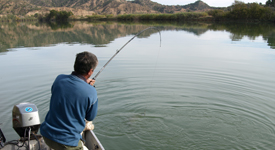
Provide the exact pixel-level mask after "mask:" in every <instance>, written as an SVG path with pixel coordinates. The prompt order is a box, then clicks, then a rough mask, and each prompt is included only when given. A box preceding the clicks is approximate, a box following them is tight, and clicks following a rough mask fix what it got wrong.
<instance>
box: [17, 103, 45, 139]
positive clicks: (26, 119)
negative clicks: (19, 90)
mask: <svg viewBox="0 0 275 150" xmlns="http://www.w3.org/2000/svg"><path fill="white" fill-rule="evenodd" d="M12 123H13V129H14V130H15V131H16V132H17V134H18V135H19V136H20V137H21V138H22V137H27V135H28V133H29V132H30V130H31V133H32V134H36V133H37V132H38V130H39V127H40V119H39V114H38V109H37V107H36V106H35V105H34V104H32V103H28V102H26V103H20V104H18V105H14V107H13V110H12Z"/></svg>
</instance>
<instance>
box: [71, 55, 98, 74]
mask: <svg viewBox="0 0 275 150" xmlns="http://www.w3.org/2000/svg"><path fill="white" fill-rule="evenodd" d="M97 63H98V60H97V57H96V56H95V55H94V54H92V53H90V52H87V51H85V52H81V53H78V54H77V55H76V58H75V62H74V71H75V72H77V73H78V74H81V75H85V76H86V75H89V74H90V75H89V76H91V75H92V72H93V71H94V70H95V68H96V66H97Z"/></svg>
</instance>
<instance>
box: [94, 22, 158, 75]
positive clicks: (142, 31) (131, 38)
mask: <svg viewBox="0 0 275 150" xmlns="http://www.w3.org/2000/svg"><path fill="white" fill-rule="evenodd" d="M152 28H154V29H156V30H158V29H157V28H156V27H149V28H146V29H144V30H142V31H140V32H139V33H137V34H136V35H135V36H134V37H132V38H131V39H130V40H129V41H128V42H127V43H126V44H124V45H123V46H122V47H121V48H120V49H119V50H117V51H116V53H115V54H114V55H113V56H112V57H111V58H110V59H109V60H108V61H107V63H106V64H105V65H104V66H103V67H102V68H101V69H100V70H99V72H98V73H97V74H96V75H95V77H93V80H95V79H96V78H97V76H98V75H99V74H100V73H101V72H102V71H103V70H104V69H105V67H106V66H107V65H108V64H109V63H110V62H111V60H112V59H113V58H114V57H115V56H116V55H117V54H118V53H119V52H120V51H121V50H122V49H123V48H124V47H125V46H126V45H127V44H128V43H130V42H131V41H132V40H133V39H134V38H135V37H137V36H138V35H140V34H141V33H143V32H144V31H146V30H149V29H152ZM158 32H159V35H160V44H161V34H160V31H159V30H158ZM160 46H161V45H160Z"/></svg>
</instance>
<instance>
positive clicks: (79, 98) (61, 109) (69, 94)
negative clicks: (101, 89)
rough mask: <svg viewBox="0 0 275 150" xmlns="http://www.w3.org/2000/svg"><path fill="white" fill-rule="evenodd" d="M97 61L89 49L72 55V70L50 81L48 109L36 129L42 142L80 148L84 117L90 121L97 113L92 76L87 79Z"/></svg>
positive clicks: (58, 149) (57, 148) (59, 149)
mask: <svg viewBox="0 0 275 150" xmlns="http://www.w3.org/2000/svg"><path fill="white" fill-rule="evenodd" d="M97 64H98V60H97V57H96V56H95V55H94V54H92V53H90V52H82V53H79V54H77V55H76V59H75V64H74V71H73V72H72V74H70V75H63V74H62V75H59V76H57V78H56V79H55V81H54V83H53V85H52V89H51V92H52V96H51V101H50V109H49V111H48V113H47V115H46V118H45V121H44V122H43V123H42V124H41V127H40V132H41V134H42V136H43V137H44V140H45V142H46V144H47V145H48V146H49V147H51V148H53V149H55V150H68V149H70V150H82V149H83V147H82V145H83V143H82V142H81V135H80V133H81V132H82V131H83V129H84V127H85V119H86V120H87V121H92V120H93V119H94V118H95V116H96V114H97V105H98V99H97V92H96V90H95V88H94V87H93V85H94V83H95V80H92V79H89V77H90V76H91V75H92V74H93V72H94V69H95V68H96V66H97Z"/></svg>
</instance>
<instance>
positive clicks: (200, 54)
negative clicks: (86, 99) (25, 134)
mask: <svg viewBox="0 0 275 150" xmlns="http://www.w3.org/2000/svg"><path fill="white" fill-rule="evenodd" d="M149 26H150V25H142V24H140V25H127V24H116V23H112V24H91V23H90V24H88V23H74V24H73V25H71V26H69V27H70V28H65V29H64V28H61V29H58V28H54V30H53V28H50V26H46V25H25V24H19V25H15V26H14V25H2V26H1V28H0V37H1V39H0V41H1V44H0V49H1V50H0V64H1V65H0V70H1V73H0V100H1V105H0V112H1V113H0V118H1V121H0V123H1V125H0V127H1V129H2V130H3V132H4V134H5V136H6V138H7V140H8V141H9V140H13V139H17V138H18V136H17V134H16V133H15V131H14V130H13V129H12V122H11V117H12V116H11V112H12V108H13V106H14V105H15V104H18V103H20V102H31V103H34V104H36V106H37V107H38V109H39V113H40V119H41V121H44V117H45V115H46V112H47V111H48V108H49V107H48V105H49V99H50V96H51V93H50V89H51V85H52V82H53V80H54V79H55V77H56V76H57V75H58V74H69V73H71V71H72V70H73V63H74V58H75V55H76V54H77V53H79V52H82V51H84V50H86V51H89V52H92V53H94V54H96V55H97V56H98V58H99V66H98V67H97V69H96V70H95V72H98V71H99V70H100V68H101V67H102V66H103V65H104V64H105V63H106V62H107V61H108V59H109V58H110V57H111V56H112V55H113V54H114V53H115V52H116V50H117V49H119V48H120V47H121V46H123V45H124V44H125V43H126V42H127V41H128V40H130V39H131V38H132V37H133V35H134V34H136V33H138V32H139V31H141V30H143V29H145V28H147V27H149ZM158 27H159V29H160V30H161V37H162V42H161V47H160V37H159V34H158V32H157V31H154V30H151V31H148V32H145V33H143V34H142V35H141V36H140V37H138V38H136V39H134V40H133V41H132V42H131V43H130V44H128V45H127V46H126V47H125V48H124V49H123V50H122V51H121V53H119V54H118V55H117V56H116V57H115V58H114V59H113V61H112V62H111V63H110V64H109V65H108V66H107V67H106V69H105V70H104V71H103V72H102V73H101V74H100V75H99V76H98V78H97V82H96V89H97V91H98V97H99V110H98V116H97V117H96V119H95V120H94V124H95V130H94V131H95V133H96V134H97V136H98V138H99V140H100V141H101V142H102V144H103V146H104V147H105V148H106V149H110V150H129V149H136V150H155V149H179V150H181V149H190V150H199V149H205V150H213V149H217V150H221V149H224V150H228V149H249V150H250V149H261V150H270V149H274V141H275V90H274V89H275V78H274V77H275V50H274V49H273V48H274V45H275V44H273V43H274V42H273V41H274V40H273V39H275V36H274V35H275V32H273V31H275V28H273V25H242V24H237V25H236V24H232V25H224V24H223V25H209V24H203V25H198V24H196V25H188V24H187V25H186V24H182V25H158Z"/></svg>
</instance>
